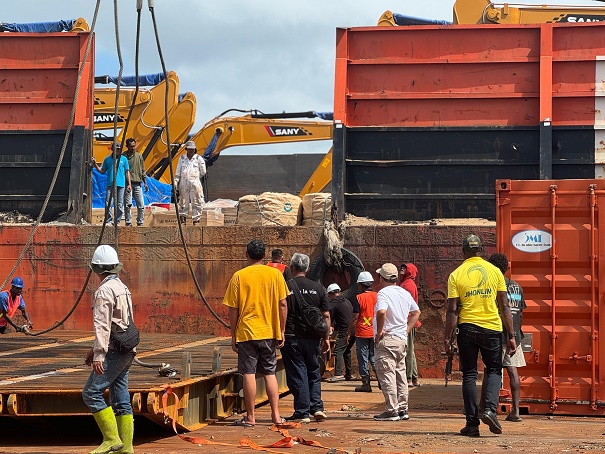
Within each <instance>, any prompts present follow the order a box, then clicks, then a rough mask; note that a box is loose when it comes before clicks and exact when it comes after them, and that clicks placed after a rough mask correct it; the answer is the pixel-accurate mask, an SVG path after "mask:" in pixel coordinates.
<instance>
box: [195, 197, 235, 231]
mask: <svg viewBox="0 0 605 454" xmlns="http://www.w3.org/2000/svg"><path fill="white" fill-rule="evenodd" d="M238 204H239V202H238V201H237V200H230V199H216V200H213V201H212V202H207V203H206V204H204V208H203V210H204V211H216V210H218V211H220V212H221V213H223V215H224V216H225V218H224V219H225V225H235V224H236V222H237V205H238Z"/></svg>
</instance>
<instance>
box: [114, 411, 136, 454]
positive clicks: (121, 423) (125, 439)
mask: <svg viewBox="0 0 605 454" xmlns="http://www.w3.org/2000/svg"><path fill="white" fill-rule="evenodd" d="M116 421H117V422H118V433H119V434H120V439H121V440H122V443H124V447H123V448H122V449H120V450H119V451H118V452H117V454H130V453H133V452H134V448H133V446H132V439H133V437H134V418H133V416H132V415H122V416H116Z"/></svg>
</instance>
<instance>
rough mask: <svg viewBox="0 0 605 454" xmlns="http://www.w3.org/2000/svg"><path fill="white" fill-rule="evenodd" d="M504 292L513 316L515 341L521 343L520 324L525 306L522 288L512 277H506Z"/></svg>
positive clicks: (521, 332)
mask: <svg viewBox="0 0 605 454" xmlns="http://www.w3.org/2000/svg"><path fill="white" fill-rule="evenodd" d="M506 293H507V296H508V305H509V307H510V313H511V315H512V316H513V328H514V329H515V342H516V343H517V345H519V344H520V343H521V339H523V331H522V330H521V325H522V324H523V314H522V312H523V309H525V308H526V307H527V306H526V304H525V299H524V298H523V289H522V288H521V286H520V285H519V284H517V283H516V282H515V281H513V280H512V279H506Z"/></svg>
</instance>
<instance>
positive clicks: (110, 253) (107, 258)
mask: <svg viewBox="0 0 605 454" xmlns="http://www.w3.org/2000/svg"><path fill="white" fill-rule="evenodd" d="M90 263H91V264H93V265H117V264H118V263H120V261H119V260H118V253H117V252H116V250H115V249H114V248H112V247H111V246H110V245H108V244H102V245H101V246H99V247H98V248H96V249H95V253H94V254H92V260H91V261H90Z"/></svg>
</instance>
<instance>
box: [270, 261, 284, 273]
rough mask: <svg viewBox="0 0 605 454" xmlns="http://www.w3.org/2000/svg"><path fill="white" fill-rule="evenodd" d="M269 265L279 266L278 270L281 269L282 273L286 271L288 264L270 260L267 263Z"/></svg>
mask: <svg viewBox="0 0 605 454" xmlns="http://www.w3.org/2000/svg"><path fill="white" fill-rule="evenodd" d="M267 265H268V266H271V267H273V268H277V269H278V270H280V271H281V272H282V273H283V272H284V271H286V265H284V264H283V263H277V262H269V263H267Z"/></svg>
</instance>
